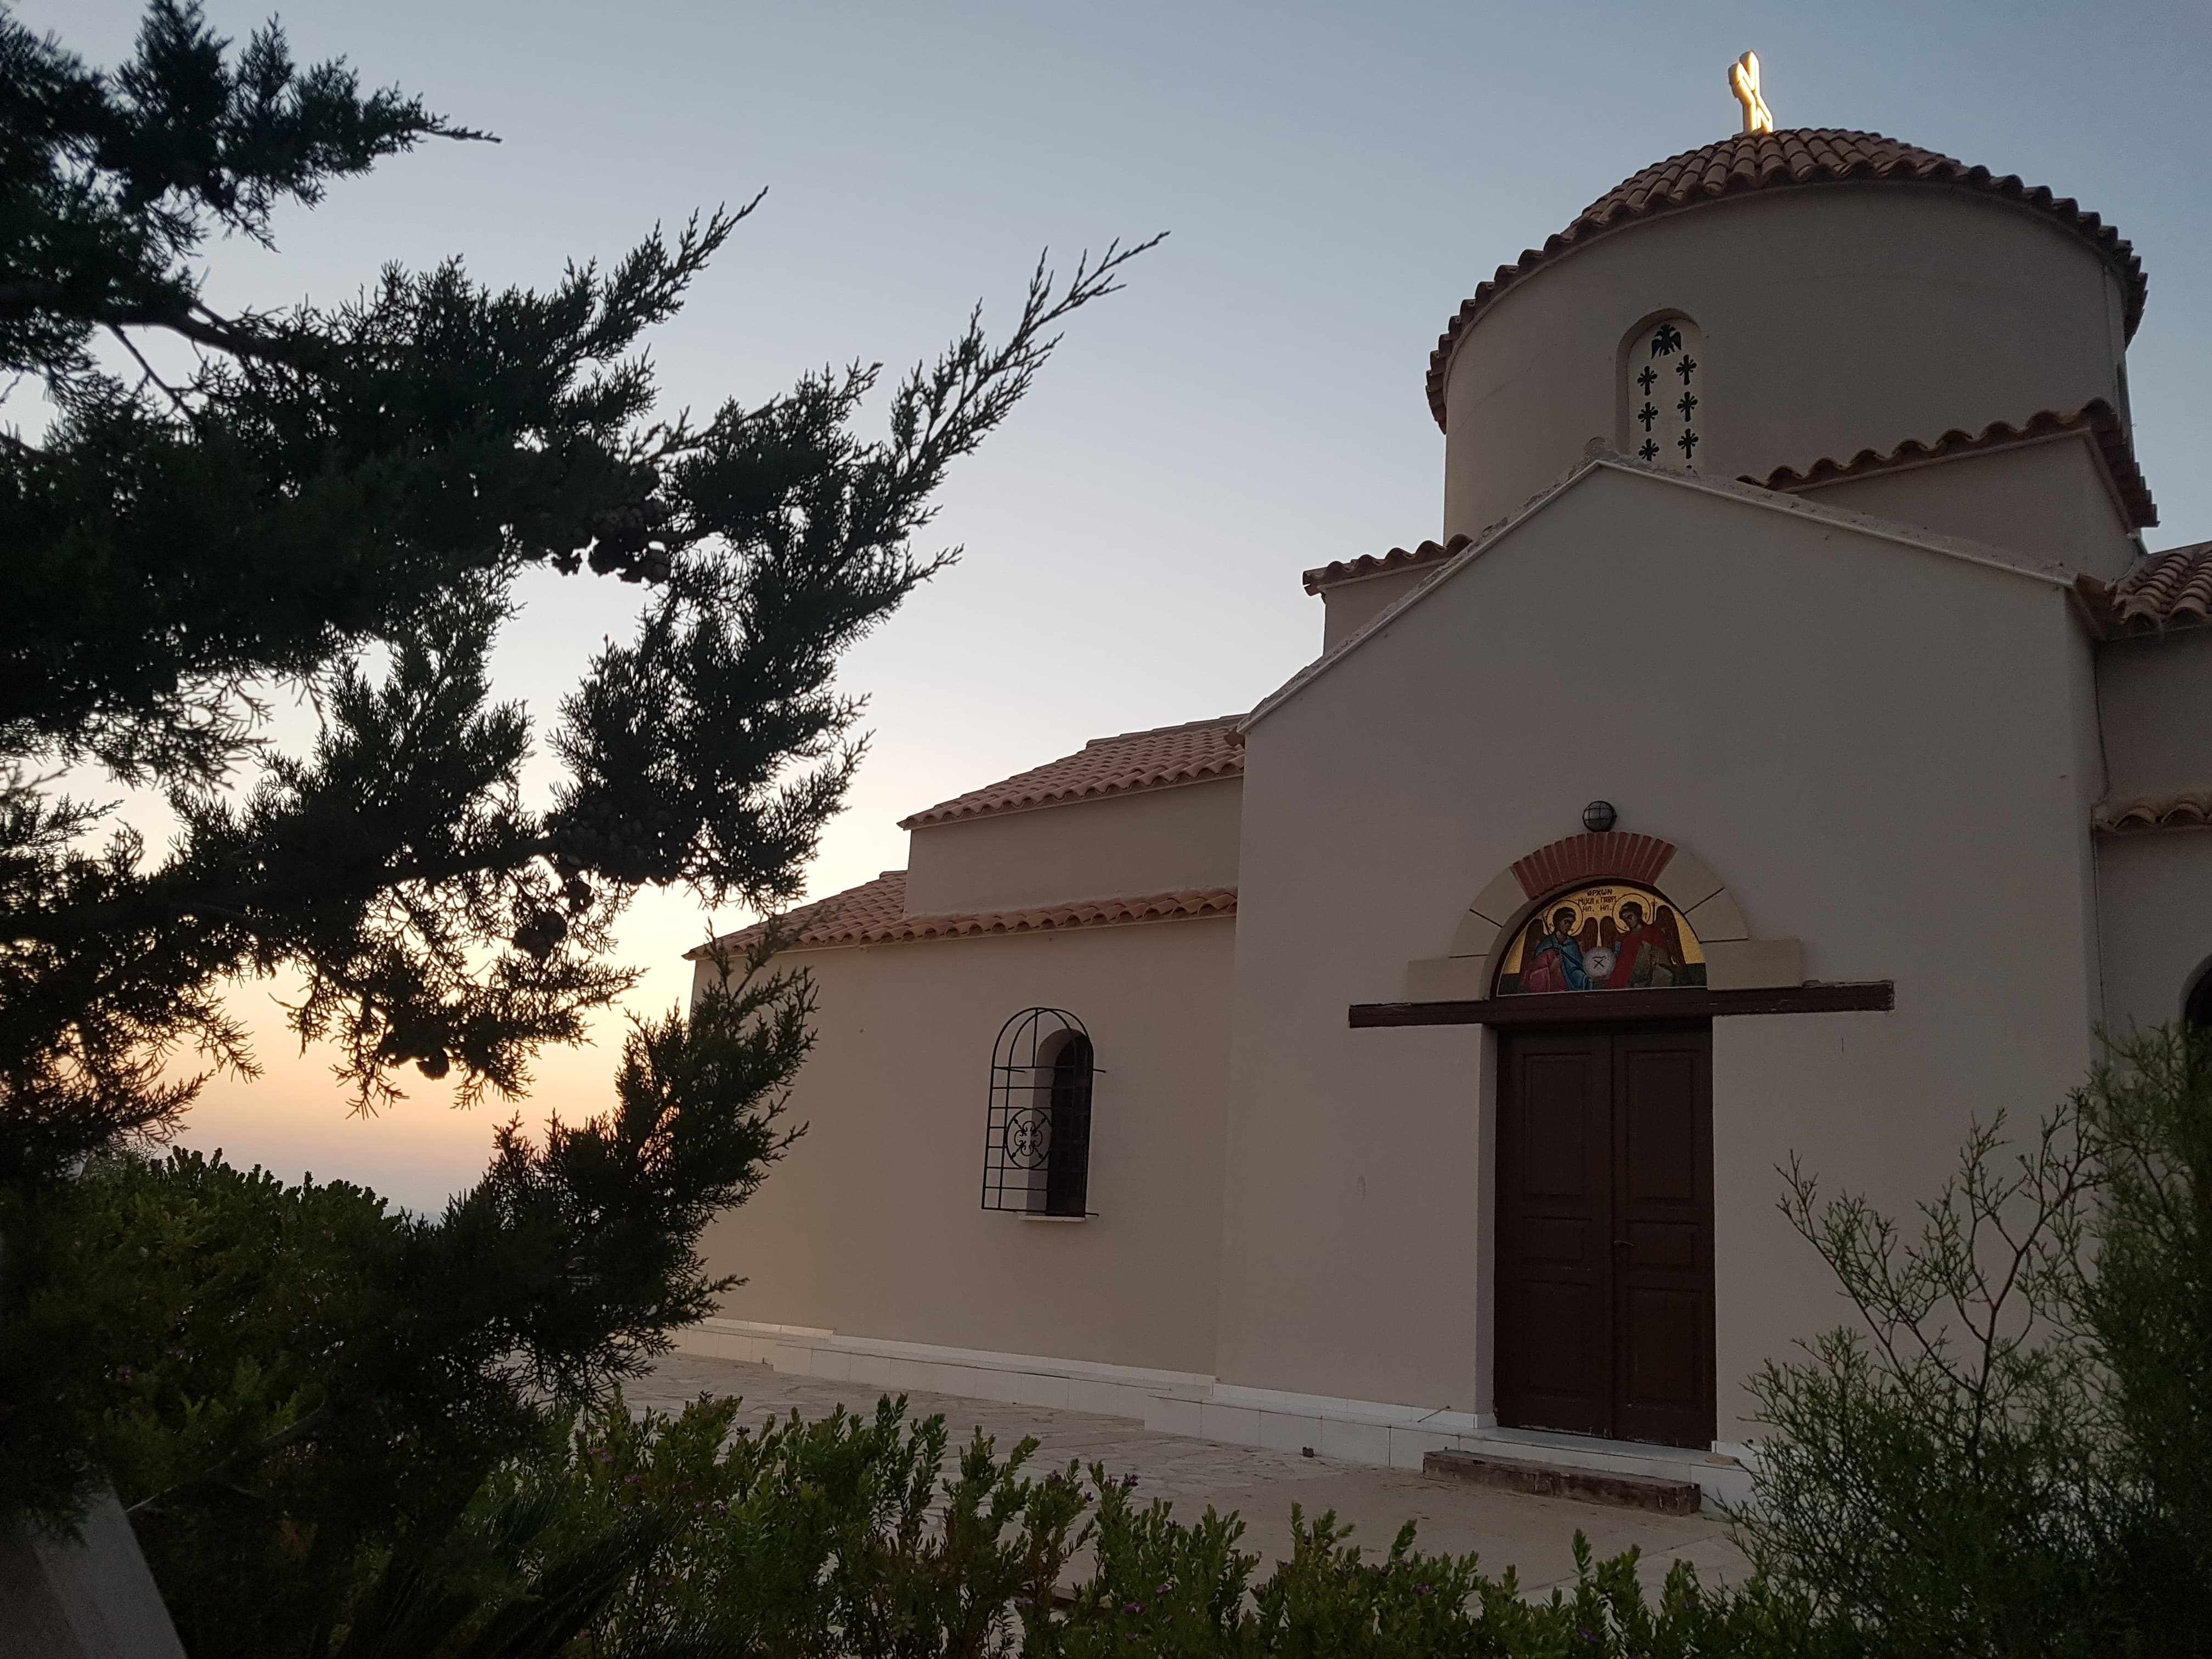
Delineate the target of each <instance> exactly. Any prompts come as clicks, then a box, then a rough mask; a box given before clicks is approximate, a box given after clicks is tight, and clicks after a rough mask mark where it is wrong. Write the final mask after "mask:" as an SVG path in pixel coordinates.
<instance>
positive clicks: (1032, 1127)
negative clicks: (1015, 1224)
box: [983, 1008, 1097, 1217]
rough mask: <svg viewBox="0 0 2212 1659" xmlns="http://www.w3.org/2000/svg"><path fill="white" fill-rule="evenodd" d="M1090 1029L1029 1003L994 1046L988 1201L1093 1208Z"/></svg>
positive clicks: (1015, 1206)
mask: <svg viewBox="0 0 2212 1659" xmlns="http://www.w3.org/2000/svg"><path fill="white" fill-rule="evenodd" d="M1096 1073H1097V1068H1096V1066H1095V1064H1094V1056H1093V1051H1092V1048H1091V1034H1090V1032H1089V1031H1087V1030H1085V1029H1084V1024H1083V1022H1082V1021H1081V1020H1079V1019H1078V1018H1076V1017H1075V1016H1074V1015H1073V1014H1071V1013H1069V1012H1067V1011H1066V1009H1064V1008H1024V1009H1023V1010H1022V1011H1021V1012H1019V1013H1018V1014H1016V1015H1015V1016H1014V1017H1013V1018H1012V1019H1009V1020H1008V1021H1007V1022H1006V1024H1005V1025H1003V1026H1001V1027H1000V1030H999V1040H998V1042H996V1043H995V1044H994V1045H993V1048H992V1051H991V1104H990V1115H989V1121H988V1124H987V1127H986V1130H985V1133H984V1140H983V1207H984V1208H985V1209H987V1210H1012V1211H1016V1212H1020V1213H1023V1214H1026V1215H1053V1216H1066V1217H1075V1216H1083V1215H1088V1214H1090V1213H1091V1211H1090V1207H1089V1206H1090V1201H1091V1087H1092V1082H1093V1079H1094V1078H1095V1076H1096Z"/></svg>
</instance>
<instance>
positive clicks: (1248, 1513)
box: [625, 1354, 1749, 1594]
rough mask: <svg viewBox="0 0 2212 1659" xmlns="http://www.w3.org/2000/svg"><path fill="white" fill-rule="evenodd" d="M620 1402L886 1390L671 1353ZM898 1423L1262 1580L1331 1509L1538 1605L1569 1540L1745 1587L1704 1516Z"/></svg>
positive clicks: (1018, 1415)
mask: <svg viewBox="0 0 2212 1659" xmlns="http://www.w3.org/2000/svg"><path fill="white" fill-rule="evenodd" d="M625 1393H626V1395H627V1396H628V1398H629V1403H630V1404H631V1405H632V1406H633V1407H653V1408H654V1409H657V1410H660V1411H674V1410H678V1409H680V1408H681V1407H683V1406H684V1403H685V1402H686V1401H691V1400H695V1399H696V1398H697V1397H698V1396H699V1395H702V1394H706V1395H716V1396H722V1395H738V1396H739V1397H741V1398H742V1399H743V1400H744V1402H745V1407H746V1410H745V1412H744V1413H743V1417H742V1419H741V1420H748V1421H757V1420H758V1419H759V1418H760V1417H763V1416H768V1415H770V1414H773V1415H775V1416H777V1417H787V1416H788V1415H790V1413H792V1412H793V1411H794V1410H796V1411H797V1412H798V1413H799V1415H800V1416H801V1417H803V1418H805V1419H810V1420H811V1419H815V1418H820V1417H827V1416H829V1414H830V1413H832V1412H834V1411H835V1410H836V1408H837V1407H840V1406H842V1407H845V1409H846V1410H848V1412H856V1413H860V1414H862V1415H864V1416H872V1415H873V1414H874V1413H875V1409H876V1402H877V1401H878V1399H880V1398H881V1397H882V1395H883V1394H884V1390H883V1389H878V1388H876V1387H873V1386H872V1385H870V1384H867V1383H833V1382H829V1381H826V1380H824V1379H823V1378H819V1377H811V1376H786V1375H783V1374H782V1373H781V1372H778V1371H775V1370H771V1369H770V1368H769V1367H768V1366H766V1365H754V1364H742V1363H740V1362H738V1361H737V1360H730V1359H714V1358H707V1357H705V1356H702V1355H699V1354H671V1356H669V1358H666V1359H665V1360H664V1361H662V1362H661V1364H659V1365H658V1366H657V1367H655V1369H654V1370H653V1373H652V1374H651V1375H650V1376H646V1377H642V1378H640V1379H639V1380H638V1381H637V1382H636V1383H634V1384H632V1385H631V1386H630V1387H629V1389H626V1390H625ZM907 1401H908V1413H909V1415H910V1416H911V1417H912V1418H914V1419H917V1420H918V1419H922V1418H925V1417H932V1416H936V1415H938V1414H939V1413H942V1414H943V1416H944V1417H945V1423H946V1426H947V1427H948V1428H950V1429H951V1431H952V1444H953V1447H954V1449H956V1450H957V1449H958V1447H959V1446H961V1445H962V1444H963V1443H965V1442H966V1440H967V1438H968V1437H969V1433H970V1431H973V1430H975V1429H978V1428H980V1429H981V1430H982V1431H983V1432H984V1433H985V1434H987V1435H989V1436H991V1437H993V1438H994V1440H996V1442H997V1443H998V1446H999V1449H1000V1451H1002V1452H1003V1451H1005V1450H1006V1449H1008V1448H1010V1447H1012V1445H1013V1443H1015V1442H1016V1441H1018V1440H1020V1439H1021V1438H1023V1437H1024V1436H1034V1437H1036V1439H1037V1441H1038V1442H1039V1443H1040V1444H1039V1448H1038V1451H1037V1454H1036V1465H1035V1466H1036V1467H1042V1468H1051V1467H1053V1466H1054V1465H1055V1464H1065V1463H1066V1462H1068V1461H1069V1460H1070V1459H1071V1458H1073V1459H1077V1460H1079V1461H1080V1462H1083V1463H1085V1465H1088V1464H1090V1463H1092V1462H1102V1463H1103V1464H1105V1465H1106V1466H1107V1468H1109V1470H1110V1471H1111V1472H1113V1473H1114V1474H1133V1475H1135V1476H1136V1477H1137V1496H1138V1497H1139V1498H1166V1499H1168V1500H1169V1501H1170V1503H1171V1504H1173V1505H1174V1507H1175V1510H1176V1513H1177V1514H1178V1515H1179V1516H1182V1518H1184V1519H1186V1520H1194V1519H1196V1518H1197V1517H1198V1516H1200V1515H1201V1514H1203V1513H1204V1512H1205V1510H1206V1508H1207V1506H1208V1505H1211V1506H1212V1508H1214V1509H1215V1510H1219V1511H1222V1512H1224V1513H1226V1512H1227V1511H1229V1510H1236V1511H1237V1513H1238V1514H1240V1515H1241V1516H1243V1519H1244V1522H1245V1534H1244V1540H1243V1547H1244V1548H1245V1549H1247V1550H1249V1551H1251V1552H1253V1553H1256V1554H1258V1555H1259V1557H1260V1558H1261V1567H1260V1573H1261V1575H1262V1576H1264V1575H1265V1573H1266V1572H1267V1566H1268V1565H1269V1564H1271V1563H1273V1561H1275V1560H1278V1559H1281V1558H1282V1557H1283V1556H1285V1555H1287V1554H1288V1553H1290V1545H1291V1504H1300V1505H1302V1506H1303V1507H1304V1510H1305V1512H1306V1514H1307V1515H1308V1516H1316V1515H1319V1514H1320V1513H1321V1512H1322V1511H1323V1510H1335V1511H1336V1514H1337V1517H1338V1519H1339V1520H1340V1521H1344V1522H1351V1523H1352V1526H1353V1527H1354V1528H1356V1530H1355V1532H1354V1533H1353V1534H1352V1537H1353V1541H1354V1542H1357V1543H1360V1544H1363V1545H1365V1546H1367V1547H1370V1548H1372V1549H1374V1550H1376V1551H1378V1552H1379V1551H1381V1550H1383V1549H1387V1548H1388V1547H1389V1543H1390V1541H1391V1539H1392V1538H1394V1537H1395V1536H1396V1534H1397V1531H1398V1528H1399V1527H1400V1526H1401V1525H1402V1524H1403V1523H1404V1522H1407V1521H1408V1520H1411V1521H1415V1522H1419V1525H1420V1534H1419V1545H1418V1547H1419V1548H1421V1549H1423V1550H1425V1551H1427V1552H1429V1553H1436V1554H1443V1553H1450V1554H1454V1555H1462V1554H1465V1553H1468V1552H1469V1551H1473V1552H1474V1553H1476V1554H1478V1555H1480V1557H1481V1558H1482V1565H1483V1568H1484V1570H1485V1571H1488V1572H1492V1573H1501V1572H1503V1571H1504V1570H1505V1568H1506V1567H1507V1566H1508V1565H1512V1566H1515V1567H1517V1568H1518V1569H1519V1570H1520V1576H1521V1583H1522V1586H1523V1588H1524V1589H1528V1590H1529V1591H1531V1592H1534V1593H1539V1594H1541V1592H1543V1591H1545V1590H1547V1589H1550V1588H1551V1587H1552V1586H1553V1585H1554V1584H1560V1583H1572V1582H1573V1579H1574V1555H1573V1544H1574V1535H1575V1532H1576V1529H1577V1528H1580V1529H1581V1530H1582V1532H1583V1534H1584V1535H1585V1536H1587V1537H1588V1538H1589V1542H1590V1547H1591V1549H1592V1550H1593V1551H1595V1553H1596V1554H1597V1557H1598V1559H1601V1560H1602V1559H1605V1558H1606V1557H1607V1556H1611V1555H1618V1554H1619V1553H1620V1552H1622V1551H1623V1550H1626V1549H1628V1548H1630V1547H1636V1548H1638V1549H1639V1550H1641V1551H1642V1552H1643V1559H1642V1561H1641V1563H1640V1569H1641V1576H1642V1577H1643V1578H1644V1582H1645V1583H1646V1585H1647V1586H1648V1587H1650V1589H1654V1590H1656V1589H1657V1587H1658V1585H1659V1583H1660V1582H1661V1581H1662V1579H1664V1578H1665V1577H1666V1576H1667V1570H1668V1567H1669V1566H1671V1565H1673V1564H1674V1562H1675V1561H1677V1560H1686V1561H1688V1562H1690V1563H1691V1564H1692V1565H1693V1566H1695V1567H1696V1569H1697V1571H1698V1574H1699V1577H1701V1578H1703V1579H1705V1581H1706V1582H1707V1583H1723V1582H1733V1581H1740V1580H1741V1579H1742V1578H1743V1577H1746V1576H1747V1574H1748V1571H1749V1569H1748V1567H1747V1565H1746V1563H1745V1561H1744V1558H1743V1553H1742V1552H1741V1551H1740V1550H1739V1549H1737V1548H1736V1547H1735V1545H1734V1544H1733V1543H1732V1542H1730V1541H1729V1531H1728V1528H1727V1526H1726V1525H1725V1524H1724V1523H1723V1522H1718V1521H1715V1520H1712V1519H1711V1518H1709V1517H1707V1516H1696V1515H1691V1516H1664V1515H1652V1514H1648V1513H1644V1512H1641V1511H1638V1510H1628V1509H1619V1508H1615V1507H1613V1506H1612V1505H1609V1504H1588V1503H1580V1502H1577V1501H1576V1500H1574V1499H1571V1498H1539V1497H1532V1496H1529V1495H1527V1494H1524V1493H1520V1492H1497V1491H1492V1490H1488V1489H1486V1488H1482V1487H1473V1486H1466V1485H1464V1484H1462V1483H1460V1482H1455V1481H1447V1480H1437V1479H1433V1478H1431V1477H1430V1476H1427V1475H1424V1474H1419V1473H1416V1472H1414V1471H1413V1470H1409V1469H1379V1468H1370V1467H1367V1466H1365V1465H1362V1464H1356V1463H1343V1462H1337V1461H1335V1460H1334V1459H1333V1458H1327V1457H1304V1456H1300V1455H1298V1454H1297V1453H1295V1452H1280V1451H1269V1450H1267V1449H1263V1448H1260V1447H1247V1446H1225V1445H1221V1444H1218V1443H1216V1442H1213V1441H1210V1440H1194V1439H1191V1438H1189V1437H1186V1436H1182V1435H1175V1434H1163V1433H1161V1432H1159V1431H1157V1430H1153V1429H1147V1428H1146V1427H1145V1426H1144V1425H1143V1424H1141V1423H1139V1422H1138V1421H1136V1420H1135V1419H1131V1418H1126V1417H1104V1416H1100V1415H1098V1414H1097V1413H1091V1412H1075V1411H1057V1410H1054V1409H1051V1408H1049V1407H1040V1406H1015V1405H1008V1404H1006V1403H1004V1402H1002V1401H995V1400H967V1399H962V1398H959V1397H957V1396H955V1395H941V1394H928V1393H923V1392H920V1391H915V1390H908V1393H907Z"/></svg>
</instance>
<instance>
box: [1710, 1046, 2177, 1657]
mask: <svg viewBox="0 0 2212 1659" xmlns="http://www.w3.org/2000/svg"><path fill="white" fill-rule="evenodd" d="M1790 1175H1791V1186H1790V1194H1789V1196H1788V1197H1787V1199H1786V1200H1785V1201H1784V1210H1785V1212H1786V1213H1787V1214H1788V1215H1789V1216H1790V1219H1791V1220H1792V1222H1793V1223H1794V1224H1795V1225H1796V1227H1797V1229H1798V1231H1800V1232H1801V1233H1802V1235H1803V1236H1804V1237H1806V1238H1807V1239H1808V1241H1809V1242H1810V1243H1812V1244H1813V1245H1814V1247H1815V1248H1816V1249H1818V1250H1819V1251H1820V1254H1821V1255H1822V1256H1823V1257H1824V1258H1825V1259H1826V1261H1827V1262H1828V1264H1829V1266H1830V1267H1832V1269H1833V1271H1834V1272H1835V1273H1836V1275H1837V1277H1838V1280H1839V1282H1840V1284H1841V1286H1842V1288H1843V1290H1844V1293H1845V1295H1846V1296H1847V1297H1849V1298H1850V1301H1851V1303H1852V1304H1853V1305H1854V1306H1855V1308H1856V1309H1857V1313H1858V1315H1859V1322H1858V1324H1857V1327H1855V1328H1844V1329H1838V1330H1836V1331H1832V1332H1830V1333H1829V1334H1826V1335H1825V1336H1823V1337H1821V1338H1820V1339H1819V1340H1817V1341H1815V1342H1814V1343H1813V1344H1812V1345H1810V1346H1809V1347H1808V1349H1807V1351H1806V1352H1805V1355H1804V1357H1803V1358H1802V1359H1800V1360H1798V1361H1796V1362H1794V1363H1788V1364H1782V1363H1777V1364H1769V1365H1768V1366H1767V1367H1766V1368H1765V1370H1764V1371H1763V1372H1762V1374H1761V1375H1760V1376H1759V1378H1758V1379H1757V1381H1756V1383H1755V1385H1754V1386H1755V1388H1756V1390H1757V1392H1758V1395H1759V1400H1760V1404H1761V1412H1762V1414H1763V1415H1764V1417H1765V1419H1766V1421H1767V1422H1769V1423H1770V1424H1771V1425H1773V1427H1774V1428H1775V1429H1776V1430H1777V1431H1778V1432H1777V1434H1776V1435H1775V1436H1774V1437H1772V1438H1771V1439H1770V1440H1768V1441H1767V1442H1766V1443H1765V1447H1764V1455H1763V1456H1762V1458H1761V1461H1760V1463H1759V1470H1758V1476H1757V1490H1756V1493H1755V1497H1754V1500H1753V1504H1752V1506H1751V1507H1749V1508H1748V1509H1747V1510H1745V1512H1744V1513H1743V1514H1742V1515H1741V1516H1740V1517H1739V1520H1740V1522H1741V1531H1742V1534H1743V1535H1744V1540H1745V1542H1746V1543H1747V1546H1748V1547H1749V1549H1750V1551H1751V1553H1752V1558H1753V1561H1754V1562H1755V1563H1756V1564H1757V1565H1758V1566H1759V1568H1760V1569H1761V1570H1762V1571H1764V1572H1765V1573H1767V1574H1769V1575H1770V1576H1771V1577H1775V1578H1777V1579H1780V1580H1787V1581H1789V1582H1791V1583H1796V1584H1799V1585H1802V1586H1803V1587H1804V1588H1805V1589H1807V1590H1808V1592H1809V1593H1810V1594H1811V1595H1813V1596H1814V1599H1815V1601H1817V1603H1818V1604H1819V1605H1820V1606H1821V1607H1824V1608H1826V1609H1828V1610H1830V1611H1831V1612H1832V1613H1835V1614H1837V1615H1838V1616H1840V1617H1842V1618H1844V1619H1846V1620H1850V1622H1851V1623H1853V1624H1854V1625H1855V1626H1858V1627H1859V1628H1861V1629H1862V1630H1863V1631H1864V1632H1867V1633H1868V1635H1869V1638H1871V1639H1873V1640H1874V1641H1875V1642H1876V1643H1878V1644H1879V1645H1880V1648H1881V1651H1883V1652H1884V1653H1887V1654H1893V1655H1897V1656H1899V1659H1911V1656H1917V1655H1927V1656H1929V1659H1936V1656H1941V1659H1953V1656H1958V1655H1990V1656H2011V1655H2030V1654H2033V1655H2069V1654H2078V1655H2082V1656H2104V1655H2108V1654H2141V1655H2154V1654H2191V1653H2204V1652H2208V1651H2212V1626H2208V1623H2207V1614H2208V1611H2209V1610H2212V1398H2208V1395H2207V1381H2208V1378H2212V1036H2208V1035H2207V1034H2205V1033H2203V1032H2197V1031H2191V1030H2187V1029H2185V1028H2183V1029H2173V1030H2159V1031H2153V1032H2149V1033H2147V1034H2141V1035H2137V1036H2132V1037H2130V1038H2128V1039H2127V1040H2125V1041H2124V1042H2114V1043H2113V1044H2112V1054H2111V1057H2110V1060H2109V1061H2108V1062H2107V1063H2106V1064H2104V1065H2102V1066H2100V1067H2099V1068H2098V1069H2097V1071H2096V1072H2095V1073H2094V1074H2093V1076H2092V1078H2091V1079H2090V1080H2089V1082H2088V1083H2087V1085H2085V1086H2084V1087H2082V1088H2081V1089H2078V1090H2076V1091H2074V1092H2073V1093H2072V1094H2071V1095H2070V1096H2069V1097H2068V1098H2067V1100H2066V1101H2065V1103H2063V1105H2062V1106H2060V1107H2059V1108H2058V1109H2057V1110H2055V1111H2054V1112H2053V1113H2052V1114H2051V1115H2050V1116H2048V1117H2047V1118H2046V1119H2045V1121H2044V1122H2043V1124H2042V1126H2041V1127H2040V1130H2039V1133H2038V1134H2037V1135H2036V1136H2035V1137H2034V1139H2033V1140H2032V1141H2031V1142H2029V1143H2028V1144H2027V1146H2026V1147H2025V1148H2015V1147H2012V1146H2008V1143H2007V1141H2006V1139H2005V1138H2004V1132H2003V1123H2002V1119H2000V1120H1999V1121H1996V1122H1994V1123H1991V1124H1990V1125H1987V1126H1984V1127H1979V1128H1978V1129H1977V1130H1976V1131H1975V1133H1973V1135H1972V1138H1971V1139H1970V1140H1969V1141H1968V1143H1967V1146H1966V1149H1965V1151H1964V1153H1963V1155H1962V1158H1961V1160H1960V1169H1959V1171H1958V1173H1957V1174H1956V1175H1955V1176H1954V1177H1953V1178H1952V1179H1951V1180H1950V1181H1949V1182H1948V1183H1947V1184H1946V1185H1945V1187H1944V1188H1943V1189H1942V1192H1941V1193H1940V1194H1938V1195H1937V1196H1936V1199H1935V1200H1932V1201H1930V1202H1929V1203H1926V1204H1924V1205H1923V1206H1922V1216H1921V1225H1920V1226H1919V1228H1918V1229H1917V1236H1908V1235H1907V1234H1906V1233H1905V1231H1903V1230H1902V1229H1900V1228H1899V1225H1897V1224H1896V1223H1895V1222H1894V1221H1893V1220H1892V1219H1890V1218H1887V1217H1886V1216H1883V1215H1881V1214H1879V1213H1877V1212H1875V1211H1874V1210H1872V1209H1871V1208H1870V1207H1869V1206H1868V1205H1867V1204H1866V1203H1865V1202H1864V1201H1863V1200H1861V1199H1859V1198H1858V1197H1857V1196H1855V1195H1852V1194H1845V1195H1844V1196H1842V1197H1840V1198H1838V1199H1835V1200H1832V1201H1829V1202H1827V1203H1825V1204H1823V1203H1822V1202H1820V1195H1819V1192H1818V1189H1817V1188H1816V1187H1815V1185H1814V1182H1813V1181H1812V1180H1811V1178H1810V1177H1808V1176H1806V1175H1804V1174H1803V1172H1802V1171H1801V1170H1792V1171H1790Z"/></svg>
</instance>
